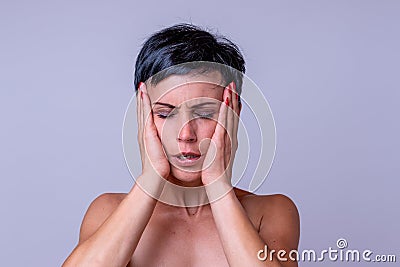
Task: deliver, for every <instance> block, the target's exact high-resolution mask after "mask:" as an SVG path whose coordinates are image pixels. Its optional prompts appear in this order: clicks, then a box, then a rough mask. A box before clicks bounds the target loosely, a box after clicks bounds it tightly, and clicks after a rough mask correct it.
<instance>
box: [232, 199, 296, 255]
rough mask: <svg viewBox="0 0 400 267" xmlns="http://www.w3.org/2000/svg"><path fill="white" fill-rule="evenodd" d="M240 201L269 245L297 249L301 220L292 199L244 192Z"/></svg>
mask: <svg viewBox="0 0 400 267" xmlns="http://www.w3.org/2000/svg"><path fill="white" fill-rule="evenodd" d="M237 196H238V194H237ZM238 199H239V201H240V203H241V204H242V206H243V208H244V209H245V211H246V213H247V215H248V216H249V218H250V220H251V221H252V222H253V225H255V226H256V228H257V230H258V232H259V234H260V236H261V237H262V238H263V239H264V241H265V242H266V243H267V244H269V245H270V246H271V247H276V248H278V247H279V248H290V249H297V247H298V242H299V238H300V218H299V212H298V210H297V207H296V204H295V203H294V202H293V200H292V199H290V198H289V197H288V196H286V195H283V194H273V195H255V194H252V193H248V192H247V194H246V193H243V192H242V194H241V195H240V196H238Z"/></svg>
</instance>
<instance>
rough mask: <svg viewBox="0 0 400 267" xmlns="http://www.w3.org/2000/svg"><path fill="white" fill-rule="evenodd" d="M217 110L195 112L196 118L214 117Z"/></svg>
mask: <svg viewBox="0 0 400 267" xmlns="http://www.w3.org/2000/svg"><path fill="white" fill-rule="evenodd" d="M214 114H215V112H195V113H194V115H195V117H196V118H203V119H212V118H213V117H214Z"/></svg>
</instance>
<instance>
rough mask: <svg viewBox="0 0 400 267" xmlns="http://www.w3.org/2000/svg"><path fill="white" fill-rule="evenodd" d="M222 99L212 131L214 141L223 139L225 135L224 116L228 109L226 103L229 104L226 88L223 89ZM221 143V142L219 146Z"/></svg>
mask: <svg viewBox="0 0 400 267" xmlns="http://www.w3.org/2000/svg"><path fill="white" fill-rule="evenodd" d="M222 99H223V100H222V103H221V105H220V108H219V114H218V122H217V125H216V127H215V131H214V137H215V139H216V140H214V141H218V140H224V137H225V131H226V117H227V111H228V105H229V96H228V90H226V89H225V90H224V93H223V98H222ZM219 142H220V141H219ZM222 145H223V144H221V146H222Z"/></svg>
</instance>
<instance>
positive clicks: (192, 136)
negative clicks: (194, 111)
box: [177, 120, 197, 143]
mask: <svg viewBox="0 0 400 267" xmlns="http://www.w3.org/2000/svg"><path fill="white" fill-rule="evenodd" d="M194 123H195V122H194V120H189V121H186V122H184V124H183V126H182V128H181V129H180V131H179V134H178V137H177V140H178V142H190V143H192V142H196V141H197V136H196V131H195V127H196V126H195V125H194Z"/></svg>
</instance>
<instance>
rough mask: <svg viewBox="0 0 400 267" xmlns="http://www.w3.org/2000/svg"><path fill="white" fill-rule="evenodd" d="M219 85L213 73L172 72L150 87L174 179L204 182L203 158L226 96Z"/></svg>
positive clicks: (188, 183)
mask: <svg viewBox="0 0 400 267" xmlns="http://www.w3.org/2000/svg"><path fill="white" fill-rule="evenodd" d="M200 81H201V82H200ZM220 84H221V75H220V74H219V73H218V72H214V73H211V74H207V75H206V76H204V75H197V76H193V75H183V76H182V75H172V76H169V77H168V78H166V79H164V80H162V81H161V82H160V83H158V84H157V85H156V86H150V87H148V93H149V96H150V101H151V103H152V107H153V119H154V123H155V125H156V128H157V131H158V135H159V137H160V139H161V142H162V144H163V147H164V151H165V153H166V156H167V157H168V160H169V162H170V166H171V173H170V177H169V179H170V180H171V182H174V183H177V184H179V185H183V186H199V185H201V170H202V167H203V161H204V157H205V153H206V152H207V149H208V147H209V144H210V139H211V137H212V136H213V133H214V130H215V127H216V124H217V120H218V113H219V108H220V104H221V101H222V96H223V89H224V87H223V86H221V85H220ZM153 164H157V163H156V162H154V163H153Z"/></svg>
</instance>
